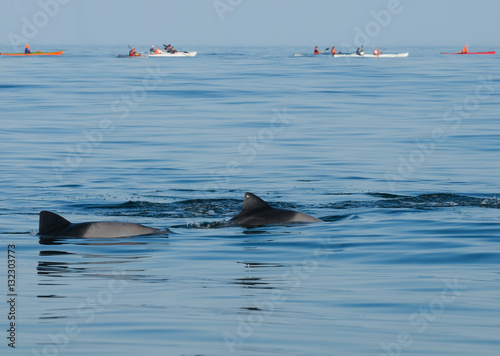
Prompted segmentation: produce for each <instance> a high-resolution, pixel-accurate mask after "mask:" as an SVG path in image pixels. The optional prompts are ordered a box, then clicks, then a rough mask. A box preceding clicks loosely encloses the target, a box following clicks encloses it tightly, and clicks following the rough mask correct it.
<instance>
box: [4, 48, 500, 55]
mask: <svg viewBox="0 0 500 356" xmlns="http://www.w3.org/2000/svg"><path fill="white" fill-rule="evenodd" d="M328 49H329V48H327V49H325V50H324V51H326V50H328ZM324 51H321V52H320V53H315V54H314V55H316V54H321V53H323V52H324ZM63 52H64V51H56V52H40V51H38V52H31V53H26V52H25V53H0V55H2V56H60V55H61V54H63ZM197 53H198V52H185V51H172V52H170V51H166V50H165V51H163V50H162V51H151V52H150V53H134V54H133V55H131V54H130V53H129V54H119V55H118V57H120V58H141V57H142V58H149V57H151V58H156V57H160V58H161V57H194V56H196V54H197ZM495 53H496V51H488V52H469V51H468V50H467V46H466V47H465V48H464V50H462V52H441V54H458V55H460V54H462V55H466V54H481V55H487V54H490V55H491V54H495ZM293 55H294V56H296V57H298V56H307V54H303V53H294V54H293ZM408 55H409V53H408V52H405V53H381V52H380V53H378V54H371V53H364V52H363V51H361V52H360V51H357V53H342V52H338V53H335V54H332V56H333V57H352V58H379V57H380V58H401V57H408Z"/></svg>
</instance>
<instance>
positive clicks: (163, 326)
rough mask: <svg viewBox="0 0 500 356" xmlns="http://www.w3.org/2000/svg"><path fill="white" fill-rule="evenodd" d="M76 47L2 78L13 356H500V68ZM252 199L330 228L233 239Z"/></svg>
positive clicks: (431, 51)
mask: <svg viewBox="0 0 500 356" xmlns="http://www.w3.org/2000/svg"><path fill="white" fill-rule="evenodd" d="M137 47H138V48H144V49H146V48H148V46H143V47H139V46H137ZM44 49H45V48H44ZM54 49H56V48H54ZM63 49H64V50H65V51H66V52H65V53H64V55H63V56H61V57H52V58H49V57H43V58H40V57H37V58H35V57H30V58H6V57H2V58H0V71H1V79H0V107H1V111H0V117H1V124H2V125H1V129H0V169H1V174H0V190H1V192H2V194H1V196H0V234H1V237H0V238H1V242H2V243H1V249H2V250H3V251H2V253H1V254H0V256H2V257H1V259H2V261H1V264H0V265H1V266H2V267H1V268H0V275H1V280H2V283H1V287H0V297H1V298H2V300H1V301H0V302H1V303H0V305H1V307H0V325H1V329H2V333H1V334H2V335H3V336H2V338H1V340H2V342H1V345H0V349H1V354H2V355H4V354H12V355H14V354H16V355H89V354H96V355H138V354H142V353H144V352H147V353H148V354H149V355H224V354H228V355H230V354H234V355H423V354H427V355H472V354H474V355H498V352H499V350H500V333H499V330H500V309H499V307H498V305H499V303H500V287H499V285H500V276H499V270H500V252H499V251H500V248H499V247H500V245H499V244H500V199H499V198H498V195H499V193H500V189H499V187H498V177H499V176H500V164H499V159H498V157H499V154H500V144H499V142H500V140H499V139H500V120H499V116H498V115H499V112H500V85H499V84H500V69H499V68H500V67H499V59H498V58H499V57H498V55H496V56H442V55H440V54H439V52H440V51H441V50H452V49H449V48H395V49H392V50H393V51H394V52H410V56H409V57H408V58H400V59H382V58H379V59H368V58H355V59H349V58H331V57H330V56H326V55H324V56H316V57H314V56H302V57H294V56H293V55H292V54H293V53H296V52H302V53H304V52H306V51H308V50H309V49H304V48H209V47H199V48H183V49H184V50H198V51H199V54H198V55H197V56H196V57H194V58H156V59H153V58H150V59H144V58H135V59H128V58H125V59H119V58H116V55H117V54H118V53H127V51H128V49H127V48H90V47H89V48H72V47H67V48H63ZM46 50H51V49H49V48H46ZM392 50H387V51H388V52H390V51H392ZM247 191H250V192H253V193H255V194H257V195H259V196H261V197H262V198H263V199H265V200H266V201H268V202H270V204H271V205H273V206H276V207H284V208H290V209H295V210H300V211H303V212H305V213H308V214H310V215H313V216H316V217H319V218H321V219H323V220H324V221H325V222H324V223H318V224H306V225H284V226H267V227H261V228H254V229H245V228H240V227H228V228H217V226H218V225H217V223H218V222H222V221H225V220H228V219H230V218H231V217H232V216H234V215H235V214H237V213H238V211H239V210H240V209H241V205H242V201H243V197H244V194H245V192H247ZM41 210H50V211H54V212H57V213H59V214H61V215H63V216H64V217H66V218H67V219H69V220H71V221H74V222H83V221H106V220H113V221H116V220H118V221H126V222H136V223H142V224H145V225H148V226H153V227H158V228H168V229H170V233H169V234H168V235H164V236H159V237H133V238H122V239H112V240H103V239H66V238H61V239H58V240H52V241H49V240H45V239H40V238H39V237H38V236H36V233H37V231H38V213H39V212H40V211H41ZM9 245H15V264H16V284H15V291H14V293H16V294H17V296H16V297H15V298H16V304H15V311H14V312H15V317H16V319H15V323H16V325H15V329H16V331H15V337H16V339H15V346H16V349H15V350H14V349H12V348H11V347H9V346H8V344H9V343H11V341H10V340H9V339H7V337H9V336H10V335H9V332H8V331H7V330H8V329H9V328H10V324H9V323H10V322H11V321H10V320H8V316H9V312H10V311H11V310H12V309H10V305H9V303H8V301H9V300H10V298H11V297H10V296H7V294H9V293H12V291H9V290H8V284H7V274H8V265H7V263H8V261H7V260H8V258H7V254H8V252H7V251H8V246H9Z"/></svg>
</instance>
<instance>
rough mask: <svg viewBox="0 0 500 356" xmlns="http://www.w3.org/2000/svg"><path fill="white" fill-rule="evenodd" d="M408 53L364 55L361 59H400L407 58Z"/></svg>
mask: <svg viewBox="0 0 500 356" xmlns="http://www.w3.org/2000/svg"><path fill="white" fill-rule="evenodd" d="M408 55H409V53H382V54H379V55H378V56H376V55H374V54H365V55H363V56H362V57H368V58H378V57H381V58H400V57H408Z"/></svg>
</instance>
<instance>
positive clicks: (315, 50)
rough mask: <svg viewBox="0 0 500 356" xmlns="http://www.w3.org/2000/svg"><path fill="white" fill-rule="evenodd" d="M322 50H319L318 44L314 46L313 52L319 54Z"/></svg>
mask: <svg viewBox="0 0 500 356" xmlns="http://www.w3.org/2000/svg"><path fill="white" fill-rule="evenodd" d="M323 52H324V51H319V50H318V46H316V47H314V54H321V53H323Z"/></svg>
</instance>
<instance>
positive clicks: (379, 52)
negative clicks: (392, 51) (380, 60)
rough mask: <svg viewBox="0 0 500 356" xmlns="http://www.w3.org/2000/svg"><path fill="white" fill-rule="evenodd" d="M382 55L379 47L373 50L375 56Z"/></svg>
mask: <svg viewBox="0 0 500 356" xmlns="http://www.w3.org/2000/svg"><path fill="white" fill-rule="evenodd" d="M381 54H382V51H379V50H378V47H377V48H375V49H374V50H373V55H374V56H380V55H381Z"/></svg>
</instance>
